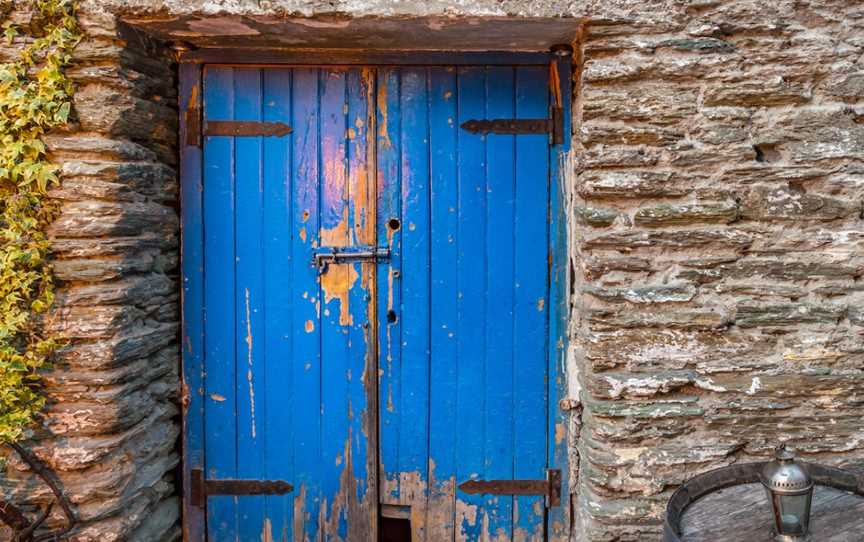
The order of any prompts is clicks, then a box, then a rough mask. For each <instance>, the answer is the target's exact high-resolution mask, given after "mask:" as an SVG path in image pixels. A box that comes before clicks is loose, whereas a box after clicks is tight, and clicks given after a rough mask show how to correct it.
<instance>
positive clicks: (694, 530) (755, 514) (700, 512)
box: [681, 484, 864, 542]
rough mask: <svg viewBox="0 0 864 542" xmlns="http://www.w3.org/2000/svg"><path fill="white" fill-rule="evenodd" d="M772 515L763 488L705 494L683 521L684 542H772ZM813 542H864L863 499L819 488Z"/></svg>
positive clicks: (755, 486) (743, 487)
mask: <svg viewBox="0 0 864 542" xmlns="http://www.w3.org/2000/svg"><path fill="white" fill-rule="evenodd" d="M770 531H771V511H770V505H769V504H768V500H767V499H766V497H765V490H764V489H763V488H762V485H761V484H744V485H740V486H734V487H730V488H727V489H723V490H720V491H717V492H715V493H712V494H710V495H707V496H705V497H703V498H702V499H700V500H698V501H696V502H695V503H693V504H692V505H690V506H689V507H688V508H687V509H686V510H685V511H684V517H683V518H681V535H682V536H681V539H682V540H684V541H686V542H772V538H771V534H770ZM810 533H811V535H812V540H813V542H862V541H864V497H861V496H859V495H855V494H853V493H847V492H845V491H840V490H838V489H833V488H829V487H823V486H817V487H816V491H815V493H814V495H813V510H812V513H811V516H810Z"/></svg>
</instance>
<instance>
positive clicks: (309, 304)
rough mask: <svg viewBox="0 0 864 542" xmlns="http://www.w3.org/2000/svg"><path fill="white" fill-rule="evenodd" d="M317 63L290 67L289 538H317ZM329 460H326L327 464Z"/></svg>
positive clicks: (319, 444)
mask: <svg viewBox="0 0 864 542" xmlns="http://www.w3.org/2000/svg"><path fill="white" fill-rule="evenodd" d="M318 72H319V70H318V69H315V68H296V69H294V70H293V79H292V90H291V100H292V121H291V126H292V127H294V133H293V134H292V136H291V137H292V138H293V147H292V153H293V157H294V160H292V162H291V178H292V180H293V181H294V185H293V186H292V192H291V198H292V202H291V215H292V220H291V222H290V226H289V227H291V228H294V231H293V232H292V239H291V268H290V269H291V276H292V278H293V288H292V292H291V300H292V310H293V313H294V318H293V321H294V322H295V324H296V325H294V326H292V331H291V333H292V341H293V351H292V358H291V360H290V363H291V370H292V378H293V381H294V404H295V408H294V420H295V423H294V428H295V430H294V435H293V441H294V442H293V445H294V452H293V455H294V468H295V471H294V472H295V478H294V488H295V489H294V527H293V529H292V530H293V539H294V540H307V539H308V540H318V539H319V538H318V536H319V534H318V518H319V515H320V514H319V512H320V507H321V499H320V495H321V489H320V487H321V486H320V484H321V476H320V474H319V469H321V468H322V464H321V463H322V462H321V439H322V432H321V355H320V340H321V336H320V334H321V325H320V321H319V316H320V297H319V286H318V270H317V269H316V268H315V266H314V265H313V264H312V257H313V249H314V247H317V246H318V242H319V241H318V224H319V220H318V205H319V203H318V202H319V178H320V167H319V143H318V141H319V138H318V132H319V108H318V105H319V103H318V96H319V85H318ZM330 465H332V463H331V464H330ZM330 465H327V466H328V467H330Z"/></svg>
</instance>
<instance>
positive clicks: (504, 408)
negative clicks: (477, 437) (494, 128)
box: [476, 66, 542, 540]
mask: <svg viewBox="0 0 864 542" xmlns="http://www.w3.org/2000/svg"><path fill="white" fill-rule="evenodd" d="M514 102H515V97H514V70H513V68H510V67H504V66H490V67H489V68H487V70H486V114H487V116H488V118H512V117H514V114H515V110H514V109H515V107H514ZM520 137H522V136H520ZM515 139H516V137H515V136H512V135H495V134H491V135H489V136H488V137H487V140H486V159H487V168H486V171H487V174H486V186H485V192H486V199H487V205H486V216H485V220H486V223H487V235H486V244H485V246H478V247H477V248H476V250H477V252H478V253H479V254H482V255H483V256H482V257H483V258H485V260H486V261H487V262H488V263H487V266H486V288H487V292H488V297H487V299H486V304H487V309H486V319H485V322H484V324H485V336H486V356H485V361H486V366H485V367H484V371H483V377H484V382H483V388H482V389H483V394H484V395H485V404H486V408H485V409H484V410H483V412H482V416H483V418H484V425H485V428H486V434H485V440H484V442H483V447H484V472H483V477H484V478H485V479H486V480H508V479H512V478H513V462H514V451H513V447H514V444H515V439H514V437H515V436H514V434H513V429H514V419H513V418H514V406H515V400H516V399H517V398H518V399H519V400H522V396H523V393H524V390H522V389H521V383H522V382H523V380H522V375H521V374H520V375H519V377H518V378H515V379H514V376H515V375H514V365H513V342H514V337H513V312H514V256H515V254H514V227H513V226H514V225H513V222H514V218H515V217H514V197H515V194H514V185H515V181H516V179H515V177H514V168H515V152H514V150H515V147H514V146H515V143H516V142H515ZM538 211H541V210H539V209H538ZM538 365H540V368H542V362H541V364H538ZM517 383H518V384H520V387H519V388H516V389H514V385H515V384H517ZM541 412H542V411H541ZM541 449H542V448H541ZM484 499H485V510H486V514H487V515H488V521H487V523H486V525H485V526H484V530H485V531H486V532H487V533H488V535H489V536H495V537H499V538H500V537H503V538H506V539H508V540H509V539H510V537H511V536H512V534H513V533H512V528H513V525H512V522H513V497H512V496H508V495H501V496H497V495H488V496H486V497H485V498H484ZM540 534H541V535H542V533H540Z"/></svg>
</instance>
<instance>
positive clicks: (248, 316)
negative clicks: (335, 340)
mask: <svg viewBox="0 0 864 542" xmlns="http://www.w3.org/2000/svg"><path fill="white" fill-rule="evenodd" d="M261 98H262V89H261V70H260V69H259V68H235V69H234V118H235V119H237V120H256V121H257V120H261V114H262V105H261ZM262 143H263V142H262V138H261V137H238V138H235V140H234V149H235V150H234V152H235V200H236V209H235V226H234V246H235V251H236V254H235V260H234V262H235V263H234V266H235V270H236V271H235V273H236V279H235V281H236V290H235V292H234V295H235V298H234V312H235V314H236V315H237V317H236V318H237V332H236V334H235V340H236V347H235V348H236V352H237V362H236V367H237V369H236V370H237V376H236V379H235V386H236V390H235V393H236V397H237V476H238V477H239V478H243V479H249V480H261V479H264V478H265V469H264V445H263V440H264V439H265V438H266V434H264V433H263V432H262V431H261V429H260V428H261V425H260V424H261V420H263V419H266V412H263V411H262V407H263V405H264V402H263V401H262V398H263V396H264V393H265V392H266V382H265V381H264V372H265V363H266V362H265V359H264V348H263V347H264V319H265V318H266V315H265V314H264V296H265V292H264V282H263V278H264V275H263V270H264V258H263V226H264V225H263V223H262V220H261V218H262V213H263V210H264V202H263V198H264V184H263V183H264V178H263V175H262V173H263V171H262V169H263V160H262V158H263V157H262V150H263V149H262ZM237 510H238V518H239V524H238V531H237V532H238V535H239V538H240V539H241V540H252V539H256V538H260V537H261V533H262V530H263V528H264V497H253V496H241V497H238V498H237Z"/></svg>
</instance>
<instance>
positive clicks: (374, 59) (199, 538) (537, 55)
mask: <svg viewBox="0 0 864 542" xmlns="http://www.w3.org/2000/svg"><path fill="white" fill-rule="evenodd" d="M561 50H562V49H559V51H561ZM563 51H565V54H556V53H554V52H443V51H377V52H372V51H351V50H340V51H332V50H285V51H282V50H273V49H241V48H230V49H215V48H212V49H211V48H208V49H201V50H195V51H185V52H182V53H180V54H179V66H178V79H179V92H178V100H179V104H178V105H179V107H178V109H179V116H180V119H179V121H180V122H179V142H178V144H179V148H180V215H181V239H180V255H181V284H182V288H181V313H182V332H181V333H182V335H181V351H182V360H181V382H182V384H181V385H182V396H181V405H182V416H181V417H182V459H181V469H182V495H181V498H182V503H183V504H182V508H183V510H182V514H183V539H184V540H185V541H187V542H203V541H204V540H206V536H207V531H206V514H205V513H204V512H205V510H206V508H204V507H197V506H193V505H192V502H191V484H190V473H191V470H192V469H195V468H199V469H203V468H204V397H203V393H204V392H203V385H204V314H203V309H204V302H203V301H204V291H203V287H204V280H203V275H204V232H203V195H204V186H203V155H204V153H203V141H198V139H199V138H200V134H198V132H197V129H198V127H199V126H200V124H199V123H198V118H197V115H198V114H199V113H200V112H201V110H202V99H203V98H202V83H203V79H202V77H203V68H204V65H205V64H231V65H254V66H268V65H272V66H280V67H285V66H292V65H293V66H388V65H389V66H400V65H408V66H470V65H474V66H493V65H509V66H532V65H533V66H537V65H542V66H550V70H552V72H553V73H554V74H555V75H556V76H557V83H558V88H557V90H556V89H555V88H552V89H551V92H550V105H553V106H560V107H562V108H563V112H564V115H563V116H564V134H565V137H564V142H563V144H561V145H550V146H549V186H550V199H549V243H550V251H551V261H550V263H549V266H550V274H549V305H550V314H549V337H548V341H549V345H548V359H547V371H548V373H547V374H548V375H549V379H550V380H549V385H548V388H547V390H548V394H549V395H548V403H547V404H548V412H547V420H548V431H547V433H548V443H547V450H546V456H547V461H548V467H549V468H558V469H561V472H562V487H561V492H562V498H561V506H560V507H556V508H551V509H549V513H548V517H547V520H546V521H547V532H549V533H550V538H552V537H557V536H566V535H569V529H570V526H569V523H570V520H571V513H570V508H571V503H570V490H569V476H568V467H569V462H568V449H567V448H568V447H567V443H568V416H567V412H566V411H565V410H564V409H562V408H561V407H560V405H559V401H560V400H561V399H563V398H565V397H567V375H566V369H565V367H566V356H567V342H568V337H567V327H568V326H567V322H568V315H569V295H568V291H567V289H568V274H569V272H568V265H569V264H568V261H569V260H568V250H567V247H568V239H567V217H566V200H565V195H566V190H567V188H566V186H565V179H566V178H567V177H568V175H567V174H566V168H567V167H570V163H569V158H570V153H569V151H570V134H571V117H572V113H571V99H570V98H571V73H572V68H573V67H572V60H573V57H572V55H571V54H568V53H567V52H566V49H563ZM554 82H556V78H555V77H551V79H550V83H554ZM558 100H560V102H559V101H558ZM376 499H377V497H376ZM559 528H560V529H566V530H567V532H561V533H555V532H554V530H555V529H559Z"/></svg>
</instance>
